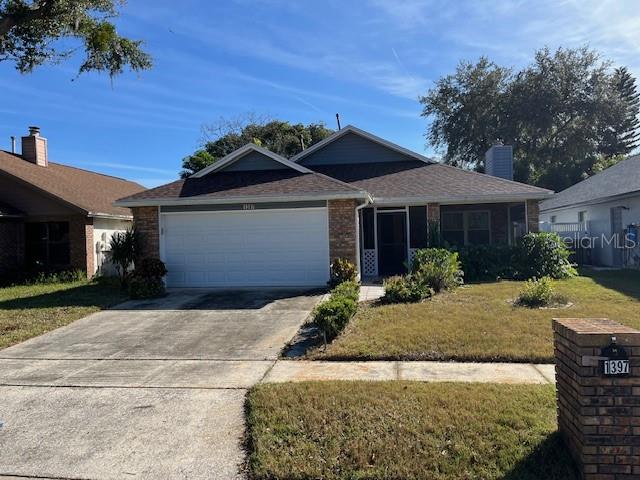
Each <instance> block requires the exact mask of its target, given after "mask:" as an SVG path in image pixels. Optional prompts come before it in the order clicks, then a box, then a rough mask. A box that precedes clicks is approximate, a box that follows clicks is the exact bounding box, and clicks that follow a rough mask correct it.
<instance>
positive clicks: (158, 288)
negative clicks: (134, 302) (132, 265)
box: [127, 274, 165, 299]
mask: <svg viewBox="0 0 640 480" xmlns="http://www.w3.org/2000/svg"><path fill="white" fill-rule="evenodd" d="M127 285H128V288H129V296H130V297H131V298H136V299H138V298H156V297H161V296H162V295H164V293H165V288H164V282H163V281H162V279H161V278H160V277H143V276H142V275H136V274H134V275H132V276H131V278H130V279H129V281H128V282H127Z"/></svg>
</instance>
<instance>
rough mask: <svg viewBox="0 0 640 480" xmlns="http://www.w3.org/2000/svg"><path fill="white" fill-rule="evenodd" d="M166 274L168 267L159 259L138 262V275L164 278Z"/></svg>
mask: <svg viewBox="0 0 640 480" xmlns="http://www.w3.org/2000/svg"><path fill="white" fill-rule="evenodd" d="M166 274H167V267H166V266H165V264H164V262H163V261H162V260H160V259H159V258H143V259H142V260H140V261H139V262H136V275H140V276H142V277H158V278H162V277H164V276H165V275H166Z"/></svg>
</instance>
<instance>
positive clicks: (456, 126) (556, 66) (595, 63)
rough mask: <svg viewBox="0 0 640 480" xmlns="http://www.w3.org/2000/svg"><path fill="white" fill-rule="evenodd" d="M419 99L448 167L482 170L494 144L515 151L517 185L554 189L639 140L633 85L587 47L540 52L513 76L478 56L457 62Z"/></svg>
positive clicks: (625, 74) (431, 139)
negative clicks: (450, 165) (457, 64)
mask: <svg viewBox="0 0 640 480" xmlns="http://www.w3.org/2000/svg"><path fill="white" fill-rule="evenodd" d="M420 101H421V103H422V104H423V107H424V108H423V113H422V115H423V116H425V117H428V118H429V119H430V125H429V129H428V132H427V139H428V141H429V143H430V144H431V145H432V146H434V147H435V148H437V149H439V150H441V151H443V152H444V160H445V161H446V162H447V163H449V164H452V165H457V166H462V167H467V168H474V169H477V170H479V171H483V169H484V164H483V162H484V153H485V152H486V150H487V149H488V148H489V147H490V146H491V145H492V143H493V142H494V141H495V140H496V139H500V140H502V141H503V142H505V143H507V144H511V145H513V146H514V174H515V179H516V180H518V181H522V182H526V183H530V184H533V185H538V186H542V187H547V188H551V189H554V190H556V191H559V190H563V189H564V188H566V187H568V186H570V185H573V184H574V183H577V182H578V181H580V180H583V179H584V178H585V177H587V176H589V175H591V174H592V173H593V167H594V164H595V163H596V162H597V161H598V159H599V158H600V157H601V156H603V155H604V156H606V157H609V156H613V155H616V154H625V153H627V152H628V149H629V148H630V147H632V146H633V145H634V144H635V142H636V141H637V138H638V124H637V121H634V120H635V115H637V108H638V97H637V94H636V91H635V79H634V78H633V77H632V76H631V75H629V74H628V72H626V71H625V72H621V71H616V72H612V71H611V69H610V63H609V62H606V61H601V59H600V57H599V55H598V54H597V53H596V52H594V51H592V50H589V49H588V48H586V47H583V48H578V49H563V48H560V49H558V50H557V51H555V52H550V51H549V50H548V49H546V48H544V49H541V50H539V51H537V52H536V54H535V58H534V60H533V62H532V63H531V64H530V65H528V66H526V67H524V68H523V69H521V70H519V71H516V72H514V71H512V70H511V69H509V68H505V67H501V66H499V65H497V64H495V63H493V62H491V61H489V60H488V59H487V58H484V57H483V58H480V60H478V61H477V62H476V63H470V62H462V63H460V64H459V66H458V67H457V69H456V72H455V73H454V74H452V75H448V76H445V77H443V78H441V79H440V80H438V82H437V83H436V86H435V87H434V88H433V89H431V90H430V91H429V92H428V93H427V94H426V95H425V96H424V97H422V98H421V100H420Z"/></svg>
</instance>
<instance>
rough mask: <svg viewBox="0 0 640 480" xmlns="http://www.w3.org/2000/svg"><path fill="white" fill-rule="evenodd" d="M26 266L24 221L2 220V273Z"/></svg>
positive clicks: (0, 230)
mask: <svg viewBox="0 0 640 480" xmlns="http://www.w3.org/2000/svg"><path fill="white" fill-rule="evenodd" d="M23 264H24V223H23V222H22V220H17V219H16V220H14V219H11V220H0V272H6V271H8V270H13V269H15V268H17V267H19V266H21V265H23Z"/></svg>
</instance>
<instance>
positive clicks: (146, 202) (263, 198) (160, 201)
mask: <svg viewBox="0 0 640 480" xmlns="http://www.w3.org/2000/svg"><path fill="white" fill-rule="evenodd" d="M351 198H355V199H365V200H366V199H367V198H369V194H368V193H367V192H365V191H354V192H340V193H326V194H325V193H320V194H315V195H287V196H282V195H279V196H277V195H260V196H253V197H226V198H146V199H131V200H127V199H126V198H125V199H123V200H117V201H116V202H114V203H113V205H114V206H116V207H152V206H163V205H220V204H228V203H260V202H300V201H305V200H346V199H351Z"/></svg>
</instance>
